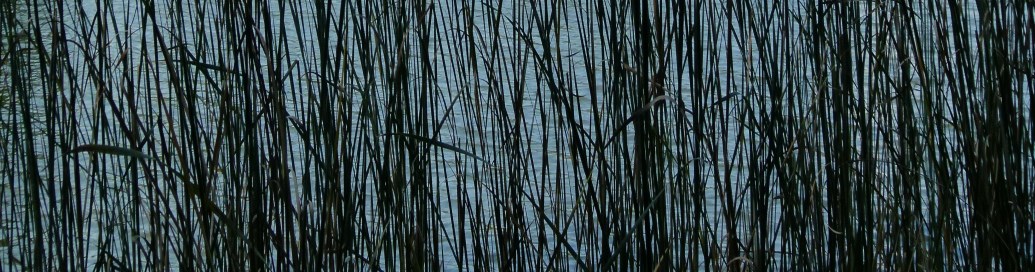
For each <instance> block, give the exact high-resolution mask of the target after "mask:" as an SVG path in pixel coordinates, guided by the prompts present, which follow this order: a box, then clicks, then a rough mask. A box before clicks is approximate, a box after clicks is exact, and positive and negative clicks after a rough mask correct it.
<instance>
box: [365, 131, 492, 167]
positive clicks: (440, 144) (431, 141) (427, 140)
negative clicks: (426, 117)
mask: <svg viewBox="0 0 1035 272" xmlns="http://www.w3.org/2000/svg"><path fill="white" fill-rule="evenodd" d="M381 136H403V137H407V138H410V139H414V140H418V141H421V142H425V143H428V144H431V145H434V146H438V147H441V148H445V149H448V150H452V151H453V152H456V153H460V154H464V155H467V156H471V157H472V158H475V159H476V160H479V161H482V162H489V161H486V160H485V159H482V158H481V157H478V155H475V154H474V153H471V152H469V151H467V150H463V149H460V148H459V147H456V146H453V145H451V144H447V143H443V142H441V141H439V140H435V139H431V138H428V137H424V136H420V135H413V134H409V133H385V134H381Z"/></svg>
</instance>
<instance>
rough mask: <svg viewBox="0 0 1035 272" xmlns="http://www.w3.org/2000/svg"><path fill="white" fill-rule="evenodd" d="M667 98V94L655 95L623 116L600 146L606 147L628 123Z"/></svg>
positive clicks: (644, 114)
mask: <svg viewBox="0 0 1035 272" xmlns="http://www.w3.org/2000/svg"><path fill="white" fill-rule="evenodd" d="M669 99H671V98H669V96H667V95H659V96H655V97H654V99H651V100H650V102H647V104H646V105H643V106H642V107H640V108H638V109H636V110H635V111H633V113H632V115H630V116H629V118H625V121H624V122H622V124H621V125H618V128H617V129H615V132H614V133H612V134H611V138H608V139H607V142H606V143H604V145H603V146H601V148H606V147H607V146H608V145H611V142H613V141H614V140H615V137H618V134H619V133H621V132H622V131H623V130H625V128H626V127H628V126H629V123H632V122H633V121H635V120H636V119H638V118H642V117H643V116H646V115H647V113H649V112H650V110H651V109H652V108H654V105H655V104H657V103H660V102H661V101H665V100H669Z"/></svg>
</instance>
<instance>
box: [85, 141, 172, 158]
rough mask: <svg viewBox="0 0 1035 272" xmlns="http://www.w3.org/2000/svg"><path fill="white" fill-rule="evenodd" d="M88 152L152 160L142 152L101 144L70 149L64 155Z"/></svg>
mask: <svg viewBox="0 0 1035 272" xmlns="http://www.w3.org/2000/svg"><path fill="white" fill-rule="evenodd" d="M81 152H88V153H101V154H108V155H116V156H126V157H133V158H137V159H143V160H154V158H152V157H151V156H148V155H147V154H144V152H140V151H136V150H133V149H129V148H125V147H119V146H113V145H101V144H84V145H80V146H77V147H75V148H72V149H71V150H69V151H68V152H66V154H68V155H71V154H75V153H81Z"/></svg>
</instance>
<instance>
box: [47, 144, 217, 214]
mask: <svg viewBox="0 0 1035 272" xmlns="http://www.w3.org/2000/svg"><path fill="white" fill-rule="evenodd" d="M81 152H87V153H100V154H108V155H116V156H126V157H132V158H137V159H142V160H149V161H154V162H155V163H157V164H158V165H160V166H162V167H164V168H169V171H171V172H172V173H173V174H174V175H176V176H177V177H179V178H180V180H181V181H183V183H184V188H185V191H186V192H187V194H188V195H190V196H194V197H197V198H198V200H199V201H201V205H202V206H203V207H204V208H206V209H208V210H210V211H212V213H213V214H215V215H216V217H219V219H220V220H223V222H225V223H226V224H228V225H230V224H231V223H232V222H230V221H229V220H228V218H227V217H226V213H224V212H223V210H221V209H219V206H218V205H216V203H215V202H213V201H212V200H211V199H209V198H208V197H207V196H204V195H201V194H199V193H198V190H199V188H198V185H197V184H195V183H193V182H190V180H188V178H187V176H185V175H183V174H182V173H180V172H179V171H176V170H175V169H172V168H170V167H168V165H166V164H165V163H162V161H160V160H158V159H156V158H154V157H151V156H148V155H147V154H144V152H140V151H136V150H133V149H129V148H125V147H119V146H113V145H102V144H84V145H80V146H76V147H75V148H72V149H71V150H69V151H68V152H67V153H65V154H67V155H71V154H75V153H81ZM231 227H233V226H231ZM231 229H232V231H234V232H236V228H231Z"/></svg>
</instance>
